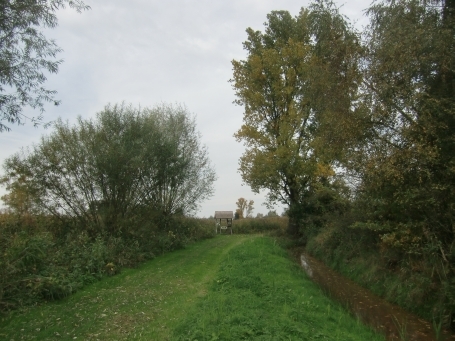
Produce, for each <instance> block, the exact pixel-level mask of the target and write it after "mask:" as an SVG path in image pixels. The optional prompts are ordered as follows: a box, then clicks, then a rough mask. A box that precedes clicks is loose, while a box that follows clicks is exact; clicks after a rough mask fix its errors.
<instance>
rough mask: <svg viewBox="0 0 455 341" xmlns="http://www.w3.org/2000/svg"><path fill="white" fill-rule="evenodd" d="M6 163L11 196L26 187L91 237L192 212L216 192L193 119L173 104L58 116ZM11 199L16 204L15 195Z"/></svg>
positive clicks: (42, 206)
mask: <svg viewBox="0 0 455 341" xmlns="http://www.w3.org/2000/svg"><path fill="white" fill-rule="evenodd" d="M4 169H5V172H6V175H5V177H4V179H3V183H5V184H6V185H7V188H9V189H10V190H12V191H13V192H12V194H10V195H9V197H10V198H11V197H12V195H13V194H15V193H18V192H19V191H18V188H19V189H21V190H22V191H24V190H27V191H26V193H27V200H28V201H32V203H33V205H34V207H38V208H39V209H40V210H41V211H45V212H48V213H50V214H52V215H54V216H61V217H65V216H69V217H74V218H76V219H77V220H78V221H79V223H80V224H81V225H83V226H86V229H87V231H89V232H90V233H91V234H92V236H93V235H96V234H97V233H99V232H101V231H105V232H106V233H111V234H112V235H114V236H120V235H122V234H124V233H125V232H130V231H129V228H128V225H129V224H130V222H131V221H132V220H135V221H136V224H134V225H135V226H137V225H139V224H137V221H138V220H139V219H143V223H144V224H145V223H146V222H147V221H149V220H150V219H151V218H153V216H157V215H158V216H171V215H173V214H191V213H193V212H194V211H195V210H196V209H197V207H198V205H199V203H200V202H201V201H203V200H205V199H207V198H208V197H210V196H211V194H212V192H213V182H214V181H215V179H216V176H215V172H214V170H213V168H212V166H211V165H210V161H209V159H208V153H207V149H206V147H205V146H203V145H201V143H200V134H199V133H198V132H197V130H196V123H195V121H194V118H192V117H191V115H190V114H189V113H188V111H187V110H186V109H185V108H183V107H180V106H175V107H173V106H168V105H162V106H157V107H155V108H152V109H148V108H144V109H135V108H133V107H132V106H126V105H123V104H122V105H114V106H107V107H106V108H105V109H104V110H103V111H102V112H100V113H98V114H97V118H96V119H95V120H83V119H82V118H79V120H78V123H77V124H76V125H74V126H70V125H69V124H68V123H64V122H61V121H58V122H57V123H56V125H55V131H54V132H53V133H51V134H50V135H49V136H46V137H43V138H42V140H41V142H40V143H39V144H38V145H36V146H34V147H33V149H32V150H31V151H28V152H25V151H24V152H23V153H21V154H16V155H14V156H12V157H10V158H9V159H7V160H6V161H5V164H4ZM19 185H21V187H20V186H19ZM20 193H22V192H20ZM16 196H17V195H16ZM30 197H31V199H30ZM6 203H9V205H10V207H11V208H15V206H13V203H14V202H13V201H12V200H11V199H10V200H9V201H7V202H6ZM16 206H17V205H16ZM15 209H16V208H15ZM16 210H17V209H16Z"/></svg>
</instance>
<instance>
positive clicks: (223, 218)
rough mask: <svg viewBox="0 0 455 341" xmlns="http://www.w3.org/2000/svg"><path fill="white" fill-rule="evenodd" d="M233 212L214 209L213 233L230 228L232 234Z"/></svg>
mask: <svg viewBox="0 0 455 341" xmlns="http://www.w3.org/2000/svg"><path fill="white" fill-rule="evenodd" d="M233 218H234V212H232V211H215V233H220V234H221V231H226V232H227V230H228V229H230V231H231V234H232V219H233Z"/></svg>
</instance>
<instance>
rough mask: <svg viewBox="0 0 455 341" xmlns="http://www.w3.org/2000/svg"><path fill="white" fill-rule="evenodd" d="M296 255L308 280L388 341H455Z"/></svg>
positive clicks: (299, 253)
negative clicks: (309, 278)
mask: <svg viewBox="0 0 455 341" xmlns="http://www.w3.org/2000/svg"><path fill="white" fill-rule="evenodd" d="M292 253H293V255H294V257H295V258H296V260H298V261H299V262H300V265H301V266H302V268H303V269H304V270H305V272H306V273H307V274H308V276H309V277H311V279H312V280H313V281H314V282H315V283H317V284H318V285H319V286H320V287H321V288H322V289H323V290H324V291H325V292H326V293H327V294H328V295H329V296H330V297H332V298H333V299H335V300H337V301H339V302H340V303H342V304H343V305H344V306H345V307H347V308H348V309H349V310H350V311H351V313H352V314H353V315H355V316H357V317H358V318H359V319H360V320H361V321H362V322H363V323H365V324H367V325H370V326H371V327H372V328H374V329H375V330H377V331H378V332H380V333H383V334H384V335H385V336H386V339H387V340H407V341H433V340H434V341H441V340H444V341H455V335H452V334H451V333H450V332H448V331H440V332H438V333H437V332H436V331H435V326H434V325H433V323H431V322H428V321H425V320H423V319H421V318H420V317H418V316H416V315H414V314H411V313H409V312H407V311H405V310H404V309H403V308H401V307H399V306H397V305H394V304H391V303H389V302H387V301H385V300H384V299H382V298H380V297H378V296H376V295H375V294H373V293H372V292H370V291H369V290H367V289H365V288H363V287H361V286H359V285H358V284H357V283H355V282H353V281H352V280H350V279H348V278H346V277H344V276H342V275H341V274H339V273H337V272H336V271H334V270H333V269H331V268H329V267H328V266H326V265H325V264H324V263H322V262H320V261H318V260H317V259H315V258H313V257H311V256H310V255H308V254H307V253H305V252H304V251H303V250H301V249H299V250H293V252H292ZM436 328H437V327H436ZM437 334H439V335H437Z"/></svg>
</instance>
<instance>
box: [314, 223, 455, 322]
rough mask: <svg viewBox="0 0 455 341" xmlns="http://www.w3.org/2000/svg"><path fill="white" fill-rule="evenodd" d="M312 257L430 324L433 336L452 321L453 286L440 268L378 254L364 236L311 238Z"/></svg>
mask: <svg viewBox="0 0 455 341" xmlns="http://www.w3.org/2000/svg"><path fill="white" fill-rule="evenodd" d="M306 250H307V252H309V253H310V254H311V255H313V256H315V257H316V258H318V259H319V260H321V261H323V262H324V263H325V264H326V265H328V266H330V267H331V268H333V269H334V270H336V271H338V272H339V273H341V274H343V275H344V276H346V277H348V278H350V279H351V280H353V281H355V282H357V283H358V284H360V285H361V286H363V287H364V288H367V289H368V290H370V291H372V292H373V293H375V294H376V295H378V296H380V297H383V298H384V299H386V300H387V301H389V302H392V303H395V304H398V305H399V306H401V307H403V308H405V309H406V310H408V311H410V312H412V313H414V314H417V315H418V316H420V317H422V318H424V319H426V320H428V321H430V322H432V323H433V326H434V328H435V330H436V331H440V330H441V328H442V327H443V326H448V325H449V324H450V320H451V319H453V315H452V314H453V311H454V310H453V305H454V302H455V299H454V296H453V284H451V283H450V282H449V280H448V277H447V274H446V272H445V271H446V269H445V268H444V266H443V264H441V262H437V261H435V260H434V259H432V258H428V259H426V260H422V259H420V258H418V257H414V258H415V259H414V258H413V257H412V255H411V256H408V257H398V256H396V255H395V254H393V250H392V251H388V250H387V249H386V250H383V249H381V248H380V242H378V241H377V240H375V239H374V238H373V237H372V233H368V231H356V230H354V229H349V228H347V229H343V230H342V229H336V228H332V229H330V228H327V229H324V230H322V231H321V232H320V233H319V234H317V235H315V236H311V237H310V238H309V240H308V243H307V245H306Z"/></svg>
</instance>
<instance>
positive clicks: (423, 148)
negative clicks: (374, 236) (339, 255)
mask: <svg viewBox="0 0 455 341" xmlns="http://www.w3.org/2000/svg"><path fill="white" fill-rule="evenodd" d="M367 13H368V14H369V17H370V19H371V25H370V27H369V29H368V30H367V32H366V36H365V41H366V42H367V51H368V54H367V60H366V62H365V64H364V65H365V79H364V89H363V98H362V100H363V102H364V103H365V107H367V108H369V110H370V112H369V124H370V128H369V129H368V134H369V137H370V138H369V139H368V140H367V143H366V145H364V146H363V148H360V149H358V150H359V151H360V154H361V155H360V157H359V159H358V162H352V165H354V166H356V167H357V172H358V174H359V175H360V178H361V183H360V186H359V188H358V190H359V191H358V194H359V195H358V198H359V199H361V200H360V201H359V203H361V209H362V211H363V212H365V213H366V216H365V219H366V220H367V222H368V224H367V226H370V227H371V228H373V229H375V230H376V231H380V235H381V236H382V238H383V241H384V242H387V243H388V244H389V245H390V246H393V247H394V248H397V249H400V250H401V251H404V252H406V253H408V254H409V253H412V254H425V255H427V256H428V255H430V254H432V255H435V256H438V257H439V258H441V260H442V262H444V263H446V264H453V260H454V259H453V257H452V259H450V257H449V255H450V254H451V250H453V249H454V246H455V230H454V225H453V221H454V220H455V211H454V207H455V190H454V188H455V156H454V155H455V154H454V152H453V151H454V150H455V138H454V136H455V109H454V108H455V83H454V76H455V54H454V49H455V2H454V1H417V0H400V1H382V2H379V3H376V4H374V5H373V6H372V7H371V8H370V9H369V10H368V12H367ZM453 271H455V269H453Z"/></svg>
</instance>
